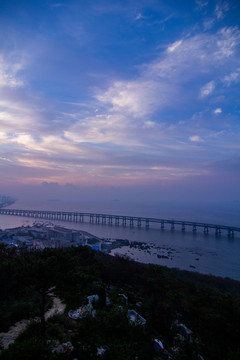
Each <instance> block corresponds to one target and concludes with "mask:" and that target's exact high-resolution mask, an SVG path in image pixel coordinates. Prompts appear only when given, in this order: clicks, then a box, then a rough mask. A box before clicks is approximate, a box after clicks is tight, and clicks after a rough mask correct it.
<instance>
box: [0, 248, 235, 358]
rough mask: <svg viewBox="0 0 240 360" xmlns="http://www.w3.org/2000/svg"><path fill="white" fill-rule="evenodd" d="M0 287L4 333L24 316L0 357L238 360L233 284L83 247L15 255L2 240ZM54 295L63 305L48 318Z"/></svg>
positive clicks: (224, 280) (0, 325)
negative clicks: (21, 328) (24, 323)
mask: <svg viewBox="0 0 240 360" xmlns="http://www.w3.org/2000/svg"><path fill="white" fill-rule="evenodd" d="M0 286H1V295H0V309H1V310H0V314H1V315H0V316H1V322H0V332H1V333H5V332H7V331H8V329H9V327H10V326H12V325H14V324H15V323H16V322H17V321H20V320H22V319H30V321H29V323H28V325H27V328H26V330H25V331H23V332H22V333H21V334H20V335H19V336H18V338H17V339H16V341H15V342H14V343H13V344H12V345H10V346H9V347H8V348H6V349H2V352H1V359H3V360H5V359H24V360H26V359H33V358H34V359H79V360H80V359H81V360H82V359H98V358H102V359H114V360H116V359H124V360H125V359H129V360H130V359H134V360H136V359H138V360H140V359H156V360H157V359H158V360H160V359H176V360H180V359H181V360H194V359H199V360H201V359H205V360H213V359H214V360H216V359H218V360H221V359H224V360H237V359H239V358H240V347H239V338H240V295H239V294H240V283H239V282H237V281H233V280H230V279H222V278H219V277H218V278H216V277H213V276H203V275H200V274H196V273H191V272H186V271H184V272H183V271H179V270H176V269H167V268H165V267H160V266H156V265H144V264H140V263H136V262H134V261H130V260H129V259H128V258H125V257H118V256H117V257H111V256H109V255H106V254H103V253H100V252H95V251H93V250H91V249H90V248H88V247H77V248H76V247H75V248H66V249H45V250H43V251H35V252H24V251H22V253H17V252H16V251H15V250H14V249H12V248H11V249H10V248H7V247H6V246H5V245H3V244H2V245H1V248H0ZM91 295H93V296H92V297H91ZM56 298H57V299H58V301H59V302H60V301H61V302H62V303H64V304H65V305H66V308H65V311H64V312H63V313H62V314H57V315H55V316H53V317H49V318H48V319H45V316H44V314H46V312H47V310H48V309H49V308H51V307H52V305H53V302H54V301H55V300H54V299H56ZM63 309H64V308H63ZM36 319H37V320H36Z"/></svg>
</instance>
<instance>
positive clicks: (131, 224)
mask: <svg viewBox="0 0 240 360" xmlns="http://www.w3.org/2000/svg"><path fill="white" fill-rule="evenodd" d="M129 225H130V227H133V218H132V217H131V218H130V223H129Z"/></svg>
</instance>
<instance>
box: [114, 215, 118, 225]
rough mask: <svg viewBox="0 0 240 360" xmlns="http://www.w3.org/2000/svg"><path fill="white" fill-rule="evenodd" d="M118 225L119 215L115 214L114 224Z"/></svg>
mask: <svg viewBox="0 0 240 360" xmlns="http://www.w3.org/2000/svg"><path fill="white" fill-rule="evenodd" d="M118 225H119V216H116V217H115V226H118Z"/></svg>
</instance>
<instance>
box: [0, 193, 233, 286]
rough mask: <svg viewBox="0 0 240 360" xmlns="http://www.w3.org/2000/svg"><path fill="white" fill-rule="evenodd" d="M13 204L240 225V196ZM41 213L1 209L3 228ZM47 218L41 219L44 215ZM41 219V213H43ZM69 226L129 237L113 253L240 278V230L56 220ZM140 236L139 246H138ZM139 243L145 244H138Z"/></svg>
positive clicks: (28, 222) (24, 222)
mask: <svg viewBox="0 0 240 360" xmlns="http://www.w3.org/2000/svg"><path fill="white" fill-rule="evenodd" d="M9 207H10V208H13V209H32V210H58V211H79V212H91V213H103V214H112V215H126V216H142V217H154V218H161V219H169V220H183V221H184V220H186V221H196V222H206V223H211V224H218V225H230V226H236V227H240V202H237V201H235V202H234V201H233V202H229V203H224V204H218V203H214V204H208V205H206V204H180V203H179V204H178V203H168V202H158V203H157V202H156V203H147V204H146V203H140V202H139V203H136V202H135V203H132V204H129V203H128V202H127V201H125V202H122V201H119V200H112V201H107V200H106V202H97V201H96V202H95V201H84V202H83V201H81V199H79V200H78V199H76V200H74V201H70V200H69V201H67V200H61V199H48V200H44V201H39V200H38V201H36V200H33V201H30V200H28V201H24V200H17V201H16V202H15V203H14V204H12V205H11V206H9ZM36 221H38V220H37V219H31V218H25V217H16V216H7V215H0V228H1V229H7V228H13V227H17V226H27V225H31V224H32V223H33V222H36ZM41 221H42V220H41ZM39 222H40V219H39ZM51 223H53V224H59V225H61V226H64V227H66V228H70V229H76V230H83V231H87V232H89V233H91V234H93V235H95V236H97V237H100V238H104V239H127V240H129V242H130V246H122V247H119V248H117V249H114V250H112V251H111V255H113V256H114V255H116V254H119V255H125V256H128V257H129V258H131V259H133V260H135V261H139V262H142V263H151V264H159V265H163V266H167V267H171V268H178V269H181V270H188V271H193V272H199V273H201V274H212V275H215V276H220V277H223V278H226V277H228V278H231V279H235V280H238V281H240V233H235V236H234V237H233V238H229V237H228V236H227V233H224V232H222V234H221V235H220V236H217V237H216V236H215V233H214V232H213V231H212V232H210V233H209V234H208V235H204V234H203V230H202V229H198V230H197V232H196V233H193V232H192V229H191V228H189V229H187V228H186V231H185V232H184V233H183V232H182V231H181V229H180V228H179V229H177V228H175V230H174V231H171V229H170V227H167V226H166V227H165V229H164V230H161V228H160V224H159V225H157V226H154V227H151V226H150V228H149V229H146V228H145V227H144V224H143V226H142V227H141V228H137V227H133V228H130V227H128V226H127V227H123V226H122V225H121V224H120V225H119V226H115V225H108V224H90V223H89V222H87V220H86V222H82V223H70V222H60V221H51ZM136 242H137V244H138V245H137V246H136ZM139 244H142V246H141V245H139Z"/></svg>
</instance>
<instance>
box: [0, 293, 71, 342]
mask: <svg viewBox="0 0 240 360" xmlns="http://www.w3.org/2000/svg"><path fill="white" fill-rule="evenodd" d="M65 307H66V305H65V304H63V303H62V302H61V300H60V299H59V298H57V297H54V298H53V306H52V307H51V309H49V310H48V311H47V312H46V313H45V320H47V319H49V318H50V317H52V316H53V315H55V314H63V313H64V310H65ZM31 321H37V322H38V321H40V319H39V318H35V319H30V320H21V321H18V322H17V323H16V324H14V325H13V326H11V327H10V329H9V330H8V332H5V333H3V332H2V333H0V343H1V345H2V347H3V349H7V348H8V347H9V345H10V344H13V343H14V341H15V340H16V338H17V337H18V335H19V334H20V333H21V332H23V331H25V330H26V328H27V326H28V325H29V324H30V322H31Z"/></svg>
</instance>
